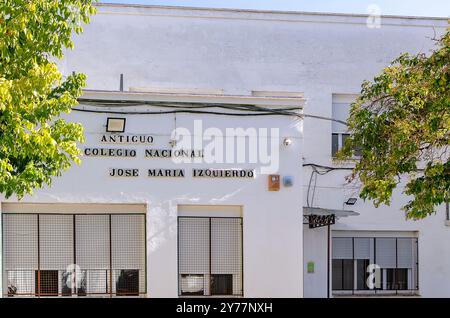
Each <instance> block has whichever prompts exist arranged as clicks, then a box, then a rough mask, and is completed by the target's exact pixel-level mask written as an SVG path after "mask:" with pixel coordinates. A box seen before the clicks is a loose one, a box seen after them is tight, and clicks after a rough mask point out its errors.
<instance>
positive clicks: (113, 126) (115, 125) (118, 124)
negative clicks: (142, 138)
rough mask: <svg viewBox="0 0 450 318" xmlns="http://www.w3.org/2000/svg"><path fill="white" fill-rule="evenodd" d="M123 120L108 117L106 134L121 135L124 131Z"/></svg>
mask: <svg viewBox="0 0 450 318" xmlns="http://www.w3.org/2000/svg"><path fill="white" fill-rule="evenodd" d="M125 121H126V120H125V118H113V117H108V118H107V120H106V132H118V133H123V132H124V131H125Z"/></svg>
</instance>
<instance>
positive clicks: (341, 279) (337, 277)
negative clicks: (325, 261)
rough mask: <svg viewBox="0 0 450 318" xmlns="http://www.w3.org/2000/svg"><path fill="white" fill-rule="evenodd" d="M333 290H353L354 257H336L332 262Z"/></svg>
mask: <svg viewBox="0 0 450 318" xmlns="http://www.w3.org/2000/svg"><path fill="white" fill-rule="evenodd" d="M332 267H333V268H332V276H333V282H332V284H333V285H332V288H333V290H353V286H354V276H353V275H354V262H353V260H352V259H334V260H333V264H332Z"/></svg>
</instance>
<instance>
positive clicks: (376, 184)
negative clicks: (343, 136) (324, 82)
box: [338, 32, 450, 219]
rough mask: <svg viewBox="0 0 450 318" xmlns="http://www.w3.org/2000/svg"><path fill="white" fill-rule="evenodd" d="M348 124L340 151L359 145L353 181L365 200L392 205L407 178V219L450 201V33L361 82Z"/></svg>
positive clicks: (345, 152) (348, 154) (343, 156)
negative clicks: (431, 48)
mask: <svg viewBox="0 0 450 318" xmlns="http://www.w3.org/2000/svg"><path fill="white" fill-rule="evenodd" d="M348 124H349V131H350V132H351V134H352V137H351V138H348V139H347V142H346V144H345V145H344V147H343V150H342V151H341V153H340V154H339V155H338V157H339V158H340V159H348V158H351V157H352V156H353V149H359V150H360V151H361V153H362V156H361V160H359V161H357V162H356V166H355V168H354V170H353V173H352V175H351V176H350V177H349V180H354V179H359V181H360V182H361V183H362V190H361V194H360V196H361V197H362V198H363V199H370V200H373V202H374V204H375V205H376V206H379V205H380V204H381V203H384V204H389V203H390V199H391V196H392V191H393V190H394V189H395V188H396V187H397V185H398V184H399V182H400V180H401V178H403V177H406V187H405V189H404V193H405V194H407V195H408V196H409V197H410V201H409V202H408V203H407V204H406V205H405V206H404V207H403V209H404V210H405V212H406V215H407V217H408V218H411V219H421V218H424V217H426V216H428V215H430V214H432V213H435V209H436V207H437V206H438V205H440V204H442V203H445V202H448V201H449V190H450V163H449V134H450V32H447V33H446V34H445V35H444V36H443V37H442V38H440V39H439V40H438V41H437V48H436V49H435V50H434V51H433V52H432V53H430V54H428V55H425V54H419V55H409V54H403V55H401V56H400V57H399V58H397V59H396V60H395V61H394V62H393V63H392V64H391V65H390V66H389V67H387V68H385V69H384V70H383V72H382V73H381V74H380V75H379V76H377V77H375V79H374V80H373V82H367V81H366V82H364V83H363V85H362V90H361V96H360V98H359V99H358V100H357V101H356V102H355V103H354V104H353V105H352V107H351V111H350V118H349V121H348Z"/></svg>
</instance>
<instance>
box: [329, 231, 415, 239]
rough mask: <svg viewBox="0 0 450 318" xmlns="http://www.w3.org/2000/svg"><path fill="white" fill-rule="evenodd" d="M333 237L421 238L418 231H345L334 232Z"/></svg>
mask: <svg viewBox="0 0 450 318" xmlns="http://www.w3.org/2000/svg"><path fill="white" fill-rule="evenodd" d="M331 236H332V237H369V238H371V237H416V238H417V237H419V232H418V231H345V230H332V233H331Z"/></svg>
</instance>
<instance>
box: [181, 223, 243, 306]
mask: <svg viewBox="0 0 450 318" xmlns="http://www.w3.org/2000/svg"><path fill="white" fill-rule="evenodd" d="M180 219H208V220H209V253H208V254H209V277H210V279H209V282H208V283H209V289H210V290H211V275H212V274H211V263H212V262H211V220H212V219H236V220H240V231H241V293H240V294H232V295H211V292H210V294H209V295H202V296H196V297H200V298H202V297H205V298H214V297H224V296H227V297H244V218H243V217H241V216H233V217H226V216H206V215H205V216H178V217H177V282H178V284H177V288H178V297H195V296H188V295H182V294H181V279H180V276H181V273H180Z"/></svg>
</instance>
